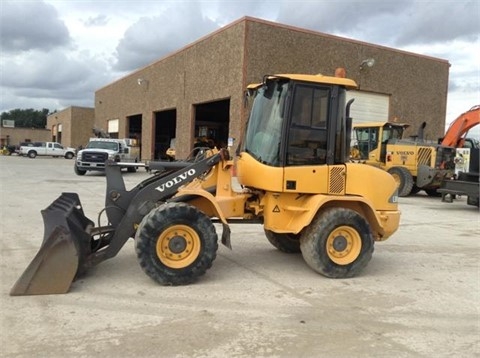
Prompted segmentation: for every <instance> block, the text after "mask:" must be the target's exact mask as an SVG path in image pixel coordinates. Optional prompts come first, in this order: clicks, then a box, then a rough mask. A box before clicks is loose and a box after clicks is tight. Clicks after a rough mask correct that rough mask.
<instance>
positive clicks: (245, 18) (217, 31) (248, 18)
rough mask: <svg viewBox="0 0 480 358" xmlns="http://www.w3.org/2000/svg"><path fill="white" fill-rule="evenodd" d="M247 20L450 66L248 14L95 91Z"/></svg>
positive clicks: (428, 57) (446, 62) (412, 54)
mask: <svg viewBox="0 0 480 358" xmlns="http://www.w3.org/2000/svg"><path fill="white" fill-rule="evenodd" d="M248 22H256V23H260V24H264V25H269V26H272V27H276V28H282V29H287V30H291V31H296V32H302V33H307V34H312V35H316V36H322V37H325V38H330V39H336V40H338V41H342V42H350V43H353V44H358V45H362V46H366V47H371V48H376V49H383V50H389V51H392V52H397V53H401V54H405V55H410V56H413V57H419V58H425V59H429V60H434V61H437V62H442V63H445V64H448V65H449V66H450V63H449V62H448V60H445V59H440V58H437V57H432V56H427V55H422V54H417V53H414V52H409V51H405V50H399V49H396V48H392V47H388V46H383V45H377V44H372V43H369V42H364V41H360V40H354V39H350V38H347V37H341V36H338V35H331V34H327V33H324V32H320V31H314V30H308V29H304V28H301V27H296V26H292V25H286V24H281V23H278V22H274V21H270V20H264V19H260V18H256V17H250V16H243V17H241V18H239V19H238V20H235V21H233V22H231V23H229V24H227V25H225V26H222V27H220V28H218V29H217V30H215V31H213V32H211V33H209V34H207V35H205V36H202V37H200V38H198V39H197V40H195V41H194V42H191V43H189V44H187V45H185V46H183V47H181V48H179V49H178V50H176V51H173V52H171V53H169V54H167V55H165V56H163V57H161V58H159V59H157V60H155V61H154V62H151V63H149V64H147V65H145V66H143V67H140V68H138V69H136V70H134V71H131V72H129V73H128V74H127V75H125V76H122V77H120V78H118V79H117V80H115V81H113V82H110V83H108V84H106V85H105V86H102V87H100V88H98V89H97V90H95V92H97V91H100V90H102V89H104V88H107V87H110V86H112V85H114V84H116V83H117V82H120V81H122V80H124V79H126V78H128V77H131V76H134V75H135V74H136V73H139V72H142V71H144V70H146V69H148V68H150V67H152V66H155V65H157V64H159V63H161V62H163V61H165V60H167V59H169V58H171V57H173V56H175V55H177V54H179V53H181V52H183V51H185V50H187V49H189V48H191V47H193V46H195V45H197V44H198V43H200V42H202V41H204V40H206V39H208V38H211V37H213V36H215V35H217V34H219V33H221V32H223V31H226V30H227V29H230V28H232V27H234V26H237V25H238V24H241V23H245V24H247V23H248ZM86 108H90V107H86Z"/></svg>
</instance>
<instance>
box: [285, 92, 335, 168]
mask: <svg viewBox="0 0 480 358" xmlns="http://www.w3.org/2000/svg"><path fill="white" fill-rule="evenodd" d="M328 98H329V90H328V89H324V88H319V87H314V86H308V85H298V86H296V88H295V93H294V97H293V106H292V112H291V113H292V120H291V125H290V131H289V135H288V144H287V165H291V166H294V165H318V164H325V163H326V154H327V117H328Z"/></svg>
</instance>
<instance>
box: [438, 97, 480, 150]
mask: <svg viewBox="0 0 480 358" xmlns="http://www.w3.org/2000/svg"><path fill="white" fill-rule="evenodd" d="M479 123H480V105H476V106H473V107H472V108H470V109H469V110H468V111H466V112H465V113H462V114H461V115H460V116H458V118H457V119H455V120H454V121H453V122H452V123H451V124H450V127H449V128H448V130H447V132H446V133H445V136H444V137H443V139H442V141H441V144H442V145H444V146H447V147H455V148H461V147H463V142H464V141H465V138H464V136H465V134H466V133H467V132H468V131H469V130H470V129H471V128H473V127H475V126H476V125H477V124H479Z"/></svg>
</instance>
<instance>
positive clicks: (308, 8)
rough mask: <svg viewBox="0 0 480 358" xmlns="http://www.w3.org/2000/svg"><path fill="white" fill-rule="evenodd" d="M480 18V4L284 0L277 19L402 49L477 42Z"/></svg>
mask: <svg viewBox="0 0 480 358" xmlns="http://www.w3.org/2000/svg"><path fill="white" fill-rule="evenodd" d="M479 14H480V3H479V2H478V1H476V0H458V1H455V2H453V1H449V0H436V1H430V0H400V1H392V0H386V1H379V0H370V1H368V0H367V1H359V0H356V1H355V0H353V1H352V0H339V1H336V2H333V1H326V2H318V3H317V2H307V1H302V2H289V1H286V2H284V3H283V4H282V6H281V8H280V12H279V15H278V19H277V20H278V21H279V22H281V23H286V24H290V25H294V26H298V27H302V28H307V29H312V30H316V31H321V32H326V33H331V34H338V35H341V36H346V37H350V38H355V39H357V40H363V41H368V42H372V43H375V44H380V45H385V46H392V47H393V46H395V47H398V46H407V45H413V44H426V43H429V44H431V43H439V42H445V41H453V40H456V39H459V38H466V39H470V40H471V39H474V38H478V34H479V31H480V25H479V20H478V15H479Z"/></svg>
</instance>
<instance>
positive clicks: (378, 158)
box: [351, 122, 455, 196]
mask: <svg viewBox="0 0 480 358" xmlns="http://www.w3.org/2000/svg"><path fill="white" fill-rule="evenodd" d="M408 126H409V125H408V124H403V123H395V122H371V123H359V124H357V125H355V126H354V132H355V140H356V143H355V146H354V147H352V150H351V159H352V160H354V161H357V162H361V163H365V164H368V165H372V166H375V167H378V168H381V169H383V170H386V171H387V172H389V173H390V174H391V175H392V176H393V177H394V179H395V181H396V182H397V183H398V187H399V189H398V192H399V196H408V195H410V194H415V193H417V192H419V191H420V190H424V191H425V192H426V193H427V195H429V196H437V195H438V194H437V189H438V188H439V187H440V184H441V182H442V181H443V180H446V179H450V178H452V177H453V175H454V174H455V162H454V159H455V148H454V147H449V146H445V145H441V144H438V143H433V142H429V141H426V140H424V139H423V129H424V126H425V124H423V125H422V127H421V128H420V130H419V134H418V135H417V136H416V137H415V138H411V139H405V138H403V132H404V130H405V128H407V127H408Z"/></svg>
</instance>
